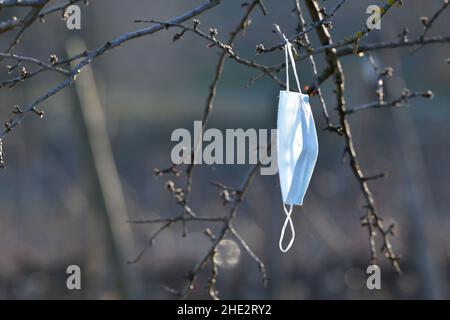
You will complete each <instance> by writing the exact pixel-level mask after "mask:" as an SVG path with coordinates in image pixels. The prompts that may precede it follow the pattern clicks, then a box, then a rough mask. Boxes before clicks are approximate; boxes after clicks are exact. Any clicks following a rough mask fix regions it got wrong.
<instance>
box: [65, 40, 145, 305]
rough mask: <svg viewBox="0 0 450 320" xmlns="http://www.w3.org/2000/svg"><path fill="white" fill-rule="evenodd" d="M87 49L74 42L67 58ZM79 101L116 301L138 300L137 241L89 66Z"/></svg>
mask: <svg viewBox="0 0 450 320" xmlns="http://www.w3.org/2000/svg"><path fill="white" fill-rule="evenodd" d="M85 49H86V47H85V45H84V43H83V42H82V41H81V40H78V39H76V40H71V41H70V42H69V43H68V45H67V51H68V55H69V56H70V55H71V54H72V53H73V52H81V51H84V50H85ZM75 88H76V93H77V97H78V102H79V103H78V108H76V109H78V111H79V112H78V113H79V116H78V117H77V118H78V122H79V128H80V131H81V133H82V137H83V140H84V141H85V142H86V143H85V144H84V147H83V148H84V153H85V155H86V159H85V163H86V165H87V171H88V173H89V177H90V181H89V185H90V186H91V188H92V192H91V193H89V195H90V198H91V199H90V200H91V201H93V207H95V208H96V210H94V212H93V213H94V214H97V217H96V220H97V221H99V222H100V224H101V228H100V230H103V233H104V234H103V235H102V236H103V238H104V239H103V242H104V244H103V246H101V247H103V248H105V249H106V251H107V252H106V260H107V266H105V267H106V268H103V269H104V270H105V269H106V270H108V271H109V272H111V277H112V279H113V286H112V288H113V291H114V292H113V297H115V296H116V294H117V297H118V298H137V297H138V295H139V291H140V290H139V284H140V282H139V281H138V275H137V270H136V268H132V267H131V266H130V265H127V264H126V262H127V256H129V255H130V254H133V253H134V252H135V251H134V241H133V236H132V232H131V228H130V226H129V224H128V223H127V220H128V219H129V217H128V213H127V208H126V204H125V198H124V194H123V190H122V185H121V182H120V178H119V175H118V172H117V168H116V165H115V162H114V156H113V153H112V149H111V144H110V140H109V136H108V131H107V128H106V121H105V117H104V113H103V110H102V106H101V103H100V99H99V96H98V92H97V87H96V83H95V79H94V75H93V72H92V69H91V68H90V66H86V67H85V68H84V70H83V72H82V73H81V74H80V75H79V76H78V78H77V81H76V82H75Z"/></svg>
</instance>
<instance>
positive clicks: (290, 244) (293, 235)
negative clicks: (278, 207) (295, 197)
mask: <svg viewBox="0 0 450 320" xmlns="http://www.w3.org/2000/svg"><path fill="white" fill-rule="evenodd" d="M283 209H284V212H285V213H286V219H285V220H284V224H283V228H282V229H281V235H280V242H279V243H278V245H279V247H280V250H281V251H282V252H284V253H286V252H288V251H289V249H290V248H291V247H292V245H293V244H294V240H295V229H294V223H293V222H292V218H291V214H292V210H293V209H294V206H293V205H292V204H291V205H290V208H289V210H287V209H286V206H285V205H284V204H283ZM288 223H289V226H290V227H291V232H292V237H291V240H290V241H289V244H288V245H287V247H286V248H283V239H284V235H285V233H286V228H287V225H288Z"/></svg>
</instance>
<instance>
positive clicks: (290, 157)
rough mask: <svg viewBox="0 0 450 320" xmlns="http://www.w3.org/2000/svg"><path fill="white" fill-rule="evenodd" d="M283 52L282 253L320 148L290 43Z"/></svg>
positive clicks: (280, 140) (280, 146) (280, 111)
mask: <svg viewBox="0 0 450 320" xmlns="http://www.w3.org/2000/svg"><path fill="white" fill-rule="evenodd" d="M284 50H285V56H286V91H284V90H282V91H280V100H279V104H278V119H277V127H278V135H277V148H278V149H277V156H278V174H279V177H280V186H281V193H282V196H283V209H284V212H285V213H286V220H285V221H284V224H283V228H282V230H281V236H280V242H279V246H280V250H281V251H282V252H287V251H288V250H289V249H290V248H291V246H292V244H293V243H294V239H295V229H294V224H293V222H292V218H291V214H292V210H293V207H294V205H303V198H304V196H305V193H306V189H307V188H308V185H309V181H310V180H311V176H312V174H313V171H314V166H315V165H316V160H317V155H318V152H319V146H318V142H317V133H316V126H315V124H314V118H313V114H312V112H311V107H310V105H309V97H308V95H306V94H302V92H301V87H300V81H299V80H298V75H297V70H296V67H295V60H294V57H293V54H292V44H291V43H289V42H287V43H286V45H285V47H284ZM289 60H290V61H291V64H292V69H293V71H294V75H295V80H296V82H297V87H298V92H291V91H289ZM286 205H288V206H289V209H287V208H286ZM288 224H289V227H290V229H291V233H292V237H291V240H290V241H289V243H288V245H287V246H286V248H283V240H284V236H285V232H286V228H287V226H288Z"/></svg>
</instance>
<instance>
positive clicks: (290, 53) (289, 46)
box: [288, 42, 302, 93]
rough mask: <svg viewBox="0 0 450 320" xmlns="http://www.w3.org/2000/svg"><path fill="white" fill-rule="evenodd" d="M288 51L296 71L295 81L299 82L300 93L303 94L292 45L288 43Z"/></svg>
mask: <svg viewBox="0 0 450 320" xmlns="http://www.w3.org/2000/svg"><path fill="white" fill-rule="evenodd" d="M288 49H289V57H290V58H291V64H292V69H293V70H294V76H295V81H296V82H297V88H298V92H299V93H301V92H302V87H301V86H300V80H298V74H297V68H296V66H295V59H294V55H293V54H292V44H291V43H290V42H289V43H288Z"/></svg>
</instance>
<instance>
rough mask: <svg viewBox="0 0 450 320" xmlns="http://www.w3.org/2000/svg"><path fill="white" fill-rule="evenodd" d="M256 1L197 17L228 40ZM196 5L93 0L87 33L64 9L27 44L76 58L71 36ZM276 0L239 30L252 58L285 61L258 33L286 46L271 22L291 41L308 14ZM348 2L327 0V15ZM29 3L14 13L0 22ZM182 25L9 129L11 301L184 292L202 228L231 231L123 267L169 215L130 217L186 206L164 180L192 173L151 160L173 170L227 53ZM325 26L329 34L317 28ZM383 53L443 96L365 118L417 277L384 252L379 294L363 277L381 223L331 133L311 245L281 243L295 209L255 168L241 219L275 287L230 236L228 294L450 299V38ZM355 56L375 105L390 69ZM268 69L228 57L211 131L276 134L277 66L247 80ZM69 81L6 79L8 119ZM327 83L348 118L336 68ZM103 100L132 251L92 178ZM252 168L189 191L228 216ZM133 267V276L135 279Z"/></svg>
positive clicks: (393, 92)
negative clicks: (224, 190) (175, 151)
mask: <svg viewBox="0 0 450 320" xmlns="http://www.w3.org/2000/svg"><path fill="white" fill-rule="evenodd" d="M241 2H242V1H237V0H229V1H223V3H222V4H221V5H220V6H218V7H216V8H214V9H212V10H209V11H207V12H206V13H205V14H203V15H202V16H200V20H201V27H202V29H203V30H207V28H208V27H217V28H218V30H219V34H218V37H220V39H223V40H226V39H227V37H228V32H229V31H230V30H231V29H232V28H234V27H235V26H236V24H237V23H238V21H239V19H240V18H241V16H242V14H243V11H244V10H245V9H244V8H242V7H241ZM199 3H201V1H194V0H189V1H187V0H186V1H174V0H170V1H167V0H153V1H145V0H133V1H127V2H126V4H125V1H119V0H108V1H107V0H93V1H90V3H89V5H88V6H84V5H82V6H81V14H82V29H81V30H73V31H71V30H68V29H67V28H66V24H65V21H63V20H62V18H61V16H60V14H53V15H51V16H48V17H47V18H46V21H45V23H39V22H37V23H35V24H34V25H33V26H32V27H31V28H29V29H28V30H27V31H26V33H25V34H24V36H23V39H22V41H21V44H20V45H19V46H18V47H17V48H16V50H15V53H17V54H22V55H27V56H33V57H36V58H39V59H42V60H47V59H48V57H49V56H50V54H56V55H57V56H58V57H60V58H62V57H66V56H67V50H69V52H71V53H72V54H74V53H76V50H75V49H74V48H79V46H80V43H81V41H82V42H84V43H85V45H86V47H87V48H89V49H93V48H96V47H98V46H101V45H103V44H104V43H105V42H106V41H107V40H111V39H114V38H115V37H117V36H119V35H121V34H123V33H125V32H128V31H131V30H134V29H137V28H140V27H142V25H137V24H136V23H134V22H133V21H134V20H135V19H157V20H164V19H170V18H172V17H175V16H178V15H179V14H181V13H183V12H185V11H187V10H189V9H191V8H192V7H194V6H196V5H198V4H199ZM265 3H266V5H267V8H268V11H269V15H268V16H263V15H262V14H261V12H260V11H259V10H256V11H255V12H254V14H253V15H252V19H251V20H252V23H251V25H250V27H249V28H248V29H247V30H246V31H245V37H244V38H242V37H239V38H238V40H237V43H236V50H237V51H238V52H239V53H240V55H242V56H244V57H247V58H249V59H254V60H256V61H258V62H261V63H264V64H268V65H272V64H278V63H281V62H282V61H283V59H284V55H283V53H282V52H281V51H276V52H273V53H269V54H264V55H259V56H257V55H256V53H255V45H256V44H259V43H263V44H264V45H265V46H266V47H269V46H271V45H274V44H276V43H278V42H279V39H278V37H277V35H276V34H273V33H272V32H271V30H272V23H278V24H280V25H281V26H282V27H283V29H284V30H285V31H286V33H287V34H288V35H293V34H294V33H295V28H296V26H297V19H296V17H295V15H294V13H293V12H292V9H293V8H294V5H293V1H291V0H283V1H273V0H266V1H265ZM336 3H337V1H331V0H330V1H326V2H323V4H324V5H325V6H326V7H327V8H329V9H330V8H333V7H334V6H335V5H336ZM383 3H384V2H383V1H376V0H368V1H366V0H360V1H354V0H349V1H347V4H346V5H345V7H344V8H343V9H341V10H340V11H339V12H338V13H337V15H336V16H335V17H334V18H333V20H332V22H333V26H334V28H333V29H332V30H331V32H332V34H333V37H334V39H335V40H336V39H343V38H344V37H346V36H349V35H352V34H354V32H356V31H357V30H360V29H361V28H362V27H363V26H364V25H365V21H366V19H367V17H368V15H367V14H366V8H367V6H369V5H371V4H379V5H382V4H383ZM441 4H442V1H438V0H436V1H420V0H411V1H405V4H404V6H403V7H402V8H393V9H392V10H391V11H390V12H389V14H388V15H387V16H386V18H385V19H384V20H383V21H382V26H381V30H379V31H378V30H376V31H374V32H372V33H370V35H369V36H368V37H367V38H364V41H367V42H378V41H388V40H396V39H398V37H397V35H398V34H399V33H401V32H402V31H403V29H404V27H405V26H408V28H409V30H410V37H411V38H416V37H417V36H420V34H421V32H422V30H423V26H422V24H421V22H420V19H419V17H421V16H430V15H432V14H433V13H434V12H435V11H436V10H437V9H438V8H439V7H440V6H441ZM24 12H25V11H22V10H15V11H11V10H9V11H5V12H3V13H2V14H1V15H0V18H1V20H4V19H6V18H10V17H11V16H12V15H23V13H24ZM306 13H307V11H306V10H305V14H306ZM306 17H307V18H308V21H309V16H308V15H307V14H306ZM449 19H450V11H447V12H445V13H443V15H442V16H441V17H440V18H439V20H438V21H437V22H436V24H435V26H434V28H433V29H432V30H431V31H430V33H429V35H434V34H441V35H448V31H449V29H450V28H449V26H448V21H449ZM176 32H177V31H176V30H172V29H171V30H169V31H161V32H158V33H156V34H154V35H151V36H147V37H143V38H140V39H138V40H134V41H131V42H129V43H127V44H126V45H125V46H123V47H121V48H118V49H115V50H113V51H111V52H109V53H108V54H106V55H104V56H101V57H100V58H98V59H96V60H95V61H94V62H93V64H92V74H90V72H87V75H86V76H83V77H81V76H80V85H79V87H71V88H68V89H65V90H63V91H62V92H60V93H58V94H57V95H56V96H54V97H53V98H51V99H49V100H47V101H45V103H44V104H43V105H42V106H40V107H41V108H42V109H43V110H44V111H45V113H46V116H45V117H44V119H42V120H39V119H38V117H34V116H33V115H31V116H29V117H28V118H27V119H26V120H25V121H24V123H23V124H22V125H21V126H20V127H19V128H17V129H16V130H15V131H14V132H13V133H12V134H11V135H9V136H8V137H7V139H6V140H5V141H4V152H5V154H6V157H5V161H6V168H5V169H2V170H1V171H0V203H1V206H0V298H2V299H6V298H11V299H33V298H37V299H54V298H61V299H75V298H86V299H92V298H95V299H108V298H119V297H124V296H126V297H135V298H145V299H169V298H174V296H173V295H172V294H171V293H170V292H168V291H167V290H164V289H162V287H163V286H168V287H171V288H175V289H180V288H182V287H183V286H184V285H185V284H186V278H185V276H186V274H187V272H188V271H190V270H191V269H192V268H193V267H194V265H195V264H196V263H197V262H198V261H199V259H200V258H201V257H202V256H203V255H204V253H205V251H206V250H207V248H208V246H209V244H210V240H209V239H208V238H207V237H206V236H205V235H204V233H203V230H204V229H205V228H206V227H209V228H211V229H212V230H214V231H217V230H218V229H217V227H218V226H214V225H210V224H189V225H188V233H187V236H186V237H182V228H181V226H180V225H176V226H174V227H172V228H170V229H168V230H166V231H165V232H163V233H162V234H161V235H160V236H159V237H158V238H157V241H156V242H155V245H154V246H153V247H152V248H150V249H149V250H148V251H147V252H146V253H145V254H144V256H143V257H142V259H141V260H140V261H139V262H137V263H136V264H126V261H127V260H131V259H134V258H135V257H136V255H137V254H138V252H139V251H140V250H141V249H142V248H143V247H144V246H145V245H146V243H147V241H148V238H149V236H150V235H151V234H153V232H155V231H156V228H157V227H158V226H154V225H129V224H128V223H127V222H126V221H127V220H128V219H154V218H159V217H161V218H168V217H174V216H176V215H177V214H179V213H180V210H181V208H180V207H179V206H178V205H177V204H176V203H175V200H174V199H173V197H172V195H171V194H170V193H169V192H168V191H167V190H166V189H165V187H164V183H165V182H166V180H168V179H172V180H173V181H174V182H175V183H176V184H177V185H179V186H183V185H184V181H185V180H184V176H181V177H179V178H177V177H174V176H170V175H169V176H162V177H155V175H154V173H153V169H154V168H166V167H168V166H170V151H171V148H172V147H173V146H174V144H175V143H173V142H171V141H170V135H171V133H172V131H173V130H174V129H176V128H187V129H189V130H191V131H192V129H193V121H194V120H201V118H202V115H203V108H204V104H205V100H206V95H207V93H208V88H209V84H210V82H211V80H212V78H213V75H214V69H215V65H216V63H217V59H218V50H217V49H214V48H207V47H206V45H207V43H206V42H205V41H203V40H201V39H199V38H198V37H196V36H195V35H192V34H186V35H185V36H184V37H183V38H182V39H181V40H180V41H177V42H172V38H173V35H174V34H175V33H176ZM310 37H311V38H312V41H313V44H314V45H318V42H317V38H316V35H315V33H314V32H312V33H310ZM10 40H11V38H10V36H8V35H7V34H5V35H1V36H0V47H1V50H2V52H3V50H5V47H7V44H8V43H9V41H10ZM77 46H78V47H77ZM373 57H374V59H375V60H376V61H377V63H378V64H379V66H380V67H381V68H384V67H387V66H391V67H393V68H394V76H393V77H392V78H391V79H389V80H388V82H387V100H392V99H395V98H397V97H399V96H400V94H401V92H402V90H403V88H409V89H411V90H413V91H426V90H428V89H430V90H432V91H433V92H434V95H435V97H434V99H433V100H427V99H416V100H412V101H411V102H410V107H408V108H401V109H398V108H396V109H394V108H391V109H383V110H369V111H365V112H360V113H357V114H355V115H353V116H351V119H350V121H351V125H352V128H353V134H354V140H355V144H356V147H357V152H358V156H359V159H360V161H361V165H362V169H363V171H364V172H365V173H366V174H367V175H374V174H378V173H380V172H384V171H388V172H389V176H388V178H387V179H381V180H375V181H373V182H370V187H371V188H372V190H373V192H374V197H375V201H376V204H377V207H378V208H379V210H380V213H381V215H382V216H383V217H384V219H385V224H386V225H389V224H391V223H395V224H396V229H395V232H396V235H395V237H394V239H393V244H394V246H395V249H396V252H397V253H399V254H400V255H401V257H402V260H401V265H402V268H403V274H402V275H398V274H396V273H395V272H394V270H393V269H392V267H391V266H390V264H389V262H388V261H386V260H385V259H384V258H383V257H380V260H379V264H380V266H381V268H382V290H374V291H369V290H368V289H367V288H366V286H365V279H366V273H365V269H366V267H367V265H368V260H369V253H370V251H369V243H368V235H367V230H366V229H364V228H362V227H361V225H360V217H361V216H362V215H363V213H364V211H363V210H362V205H363V204H364V199H363V197H362V194H361V192H360V190H359V186H358V183H357V181H356V179H355V178H354V176H353V174H352V172H351V170H350V167H349V165H348V163H342V162H341V155H342V152H343V149H344V144H343V143H344V141H343V139H342V138H340V137H339V136H337V135H335V134H331V133H329V132H327V131H323V130H319V131H318V135H319V144H320V153H319V158H318V163H317V166H316V170H315V174H314V176H313V178H312V181H311V185H310V188H309V191H308V194H307V196H306V199H305V204H304V206H303V207H301V208H296V209H295V211H294V223H295V226H296V231H297V239H296V241H295V244H294V246H293V248H292V249H291V250H290V251H289V253H288V254H282V253H281V252H280V251H279V249H278V237H279V232H280V229H281V226H282V223H283V220H284V214H283V211H282V206H281V202H282V200H281V192H280V189H279V182H278V176H277V175H274V176H260V175H257V176H256V178H255V180H254V182H253V184H252V186H251V188H250V191H249V193H248V195H247V197H246V199H245V201H244V202H243V204H242V206H241V209H240V210H239V212H238V215H237V217H236V220H235V223H234V225H235V227H236V229H237V230H238V231H239V232H240V233H241V235H242V236H243V237H244V238H245V240H246V241H247V242H248V243H249V245H250V246H251V247H252V248H253V249H254V251H255V253H256V254H257V255H258V256H259V257H260V258H261V259H262V261H263V262H264V263H265V264H266V267H267V270H268V275H269V278H270V280H269V284H268V286H267V287H263V285H262V283H261V280H260V277H259V273H258V272H257V266H256V265H255V263H254V261H253V260H252V259H251V258H249V256H248V255H247V254H246V253H245V252H241V249H240V248H239V247H237V243H236V242H235V241H234V239H233V238H229V239H228V241H226V242H224V243H223V244H222V245H221V246H220V250H219V254H220V255H221V258H222V259H220V264H219V276H218V283H217V289H218V290H219V295H220V297H221V298H225V299H422V298H424V299H430V298H450V261H449V257H450V235H449V234H450V233H449V230H450V215H449V199H450V171H449V170H448V166H449V163H450V142H449V136H450V129H449V126H448V119H449V116H450V108H449V107H450V91H449V88H450V86H449V84H450V66H449V65H448V64H447V63H446V59H448V58H449V57H450V44H436V45H431V46H427V47H425V48H423V49H421V50H420V51H418V52H417V53H416V54H415V55H411V54H410V53H409V50H408V49H396V50H384V51H377V52H374V53H373ZM317 59H318V60H317V61H318V64H319V70H323V68H324V66H325V63H324V59H323V55H318V56H317ZM342 62H343V67H344V71H345V74H346V80H347V84H346V88H347V91H346V99H347V103H348V106H349V107H352V106H357V105H360V104H363V103H366V102H371V101H375V100H376V99H377V97H376V94H375V91H376V75H375V73H374V72H373V69H372V67H371V66H370V64H368V63H367V59H365V58H359V57H356V56H346V57H344V58H342ZM1 64H2V65H1V66H0V67H1V68H0V79H2V80H5V79H8V78H10V77H12V75H10V74H8V73H7V69H6V67H5V66H6V64H8V62H7V61H2V62H1ZM32 68H33V67H31V66H30V69H32ZM298 70H299V74H300V77H301V81H302V83H303V84H308V83H311V82H312V81H313V77H312V71H311V67H310V64H309V62H308V61H307V60H305V61H302V62H299V63H298ZM83 72H84V71H83ZM257 74H258V72H256V71H255V70H253V69H249V68H247V67H245V66H242V65H238V64H236V63H235V62H233V61H231V60H228V61H227V62H226V65H225V71H224V74H223V78H222V80H221V81H220V83H219V86H218V94H217V99H216V102H215V107H214V111H213V114H212V117H211V120H210V122H209V127H214V128H220V129H225V128H275V125H276V111H277V100H278V91H279V87H278V86H277V85H276V84H275V83H274V82H273V81H271V80H270V79H268V78H264V79H262V80H260V81H257V82H256V83H255V84H253V85H251V86H249V87H248V86H247V84H248V82H249V80H250V78H251V77H253V76H255V75H257ZM92 75H93V78H92V77H91V76H92ZM280 77H281V78H283V77H284V75H283V74H280ZM62 79H63V78H62V76H61V75H58V74H54V73H50V72H46V73H42V74H41V75H39V76H36V77H33V78H32V79H30V80H27V81H25V82H23V83H20V84H18V85H16V86H15V87H13V88H11V89H9V88H1V89H0V119H2V121H6V120H8V119H9V118H10V116H11V112H12V110H13V106H14V105H21V106H24V105H27V104H29V103H30V102H32V101H33V100H34V99H35V98H36V97H38V96H39V95H41V94H43V93H44V92H46V91H47V90H48V89H50V88H51V87H53V86H54V85H56V84H57V83H58V82H59V81H62ZM94 79H95V82H93V81H94ZM83 84H84V86H85V90H88V89H86V87H89V88H91V89H92V90H94V92H95V91H97V95H98V97H96V96H95V95H94V97H92V96H91V97H87V98H86V97H85V98H86V99H84V98H83V89H82V88H83ZM93 84H95V85H94V86H93ZM95 88H96V89H97V90H95ZM88 91H89V90H88ZM323 91H324V94H325V99H326V101H327V102H328V107H329V109H330V112H331V113H332V118H333V119H334V120H335V121H336V120H337V118H336V114H335V106H336V104H335V100H336V99H335V95H334V93H333V80H332V79H330V80H329V81H328V82H327V83H326V84H325V85H324V86H323ZM97 98H98V99H97ZM89 101H90V102H91V103H92V104H96V105H98V107H99V108H101V109H99V110H103V112H104V116H105V122H106V128H107V131H108V136H109V140H110V142H111V150H112V154H113V156H114V161H115V164H116V167H117V173H118V175H117V177H118V178H119V179H120V181H119V180H118V179H114V177H113V178H111V177H110V176H109V177H110V178H111V179H112V180H111V181H108V182H107V183H106V184H107V185H109V186H111V188H112V189H114V188H115V189H114V190H112V192H113V194H114V192H117V194H119V195H120V194H121V192H122V193H123V201H121V200H122V198H121V197H120V196H118V197H116V198H115V204H114V208H113V209H112V211H115V212H116V215H115V218H114V219H113V223H115V224H116V225H115V226H113V227H112V228H113V229H114V228H116V230H120V233H121V235H122V238H121V239H122V240H123V241H124V243H120V244H117V245H118V246H119V247H120V246H122V247H123V248H126V250H125V254H124V255H123V256H115V257H111V256H114V253H111V252H110V251H111V244H110V242H111V241H112V240H111V236H110V234H111V230H110V229H111V226H108V224H107V223H106V222H105V219H106V215H105V214H104V212H105V208H104V207H105V203H104V200H102V196H101V194H99V192H98V189H99V185H98V184H99V182H98V179H97V174H98V172H97V173H96V172H95V170H97V171H98V170H100V171H102V169H101V168H98V167H96V166H95V161H94V162H93V159H97V161H98V159H99V158H95V154H94V155H93V152H92V149H91V148H90V147H89V146H90V144H89V142H88V139H89V138H90V136H91V138H92V136H94V137H93V138H94V139H96V137H97V138H98V136H97V135H96V132H95V130H94V131H90V130H89V125H86V123H85V122H86V120H85V118H86V114H84V118H83V112H86V111H83V110H86V109H83V106H82V104H83V103H86V102H87V103H89ZM311 105H312V108H313V112H314V115H315V119H316V126H317V128H318V129H319V128H324V127H325V122H324V119H323V116H322V113H321V110H320V107H319V106H320V105H319V103H318V100H317V98H312V99H311ZM94 118H95V117H94ZM83 119H84V120H83ZM99 139H100V141H102V139H101V138H99ZM94 153H95V152H94ZM100 159H101V158H100ZM106 162H107V160H106ZM97 163H98V162H97ZM101 167H103V166H101ZM113 167H114V166H111V163H106V164H105V168H107V169H105V170H106V171H104V172H108V170H109V169H111V168H112V171H114V168H113ZM108 168H109V169H108ZM247 169H248V167H247V166H244V165H218V166H204V165H201V166H197V168H196V170H195V172H194V184H193V193H192V197H191V206H192V208H193V209H194V210H195V212H197V213H198V214H200V215H207V216H222V215H224V214H225V213H227V212H228V209H227V208H226V207H223V206H222V200H221V199H220V197H219V190H218V189H215V188H212V187H211V186H210V184H209V182H210V181H221V182H223V183H225V184H226V185H230V186H239V185H240V182H241V180H242V177H243V175H244V174H245V173H246V171H247ZM105 174H106V176H108V174H107V173H105ZM120 189H122V190H120ZM113 202H114V201H113ZM119 209H120V210H119ZM71 264H76V265H79V266H80V267H81V270H82V290H73V291H70V290H68V289H67V288H66V278H67V274H66V268H67V266H68V265H71ZM209 273H210V272H209V268H205V270H204V271H203V272H202V273H201V276H200V277H199V278H198V280H197V283H196V287H195V288H194V290H193V292H192V294H191V295H190V297H191V298H208V295H207V292H206V290H205V286H206V282H207V279H208V277H209ZM119 277H120V278H121V279H122V278H124V279H127V281H130V283H133V286H132V287H131V288H130V287H129V286H128V285H127V284H125V285H124V284H123V283H120V279H118V278H119ZM124 287H128V288H126V289H124ZM124 291H127V292H128V293H126V294H125V293H124Z"/></svg>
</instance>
